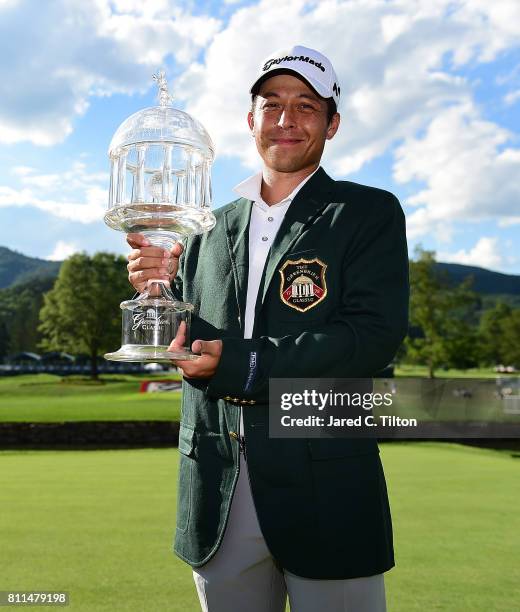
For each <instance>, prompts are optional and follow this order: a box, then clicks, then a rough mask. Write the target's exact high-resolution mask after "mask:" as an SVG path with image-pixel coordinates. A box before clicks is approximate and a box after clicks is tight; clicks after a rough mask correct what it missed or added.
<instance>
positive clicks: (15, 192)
mask: <svg viewBox="0 0 520 612" xmlns="http://www.w3.org/2000/svg"><path fill="white" fill-rule="evenodd" d="M11 173H14V174H15V175H16V174H17V175H18V177H19V187H10V186H6V185H0V207H26V206H28V207H34V208H37V209H39V210H43V211H45V212H48V213H50V214H51V215H54V216H56V217H60V218H62V219H68V220H70V221H79V222H80V223H94V222H96V221H100V220H101V219H102V218H103V215H104V213H105V211H106V203H107V198H108V187H107V186H108V183H109V177H108V174H107V173H105V172H88V171H87V169H86V166H85V164H84V163H83V162H75V163H74V164H72V166H71V167H70V168H69V169H67V170H64V171H63V172H61V173H60V174H41V173H38V172H37V170H36V169H34V168H26V167H24V166H18V167H15V168H13V169H12V171H11Z"/></svg>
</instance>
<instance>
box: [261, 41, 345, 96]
mask: <svg viewBox="0 0 520 612" xmlns="http://www.w3.org/2000/svg"><path fill="white" fill-rule="evenodd" d="M275 70H284V71H285V70H289V71H291V72H295V73H296V74H299V75H300V76H302V77H303V78H304V79H305V80H306V81H307V83H309V85H310V86H311V87H312V88H313V89H314V90H315V91H316V92H317V93H318V94H319V95H320V96H321V97H322V98H332V99H333V100H334V102H335V103H336V108H338V106H339V93H340V89H339V83H338V77H337V76H336V73H335V71H334V68H333V67H332V64H331V63H330V60H329V59H328V58H327V57H325V56H324V55H322V54H321V53H320V52H319V51H316V50H315V49H309V48H308V47H302V46H301V45H296V46H295V47H291V48H290V49H281V50H279V51H275V52H274V53H272V54H271V55H269V56H268V57H266V58H265V59H264V61H263V62H262V65H261V67H260V71H259V74H258V76H257V78H256V79H255V81H254V83H253V85H252V86H251V89H250V90H249V91H250V93H251V94H256V93H257V92H258V87H259V86H260V83H261V82H262V81H264V80H265V79H266V78H269V73H271V72H273V71H275Z"/></svg>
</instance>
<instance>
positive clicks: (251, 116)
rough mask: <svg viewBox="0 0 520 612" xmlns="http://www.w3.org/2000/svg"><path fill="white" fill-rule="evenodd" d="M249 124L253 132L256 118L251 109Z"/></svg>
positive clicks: (248, 117) (248, 116)
mask: <svg viewBox="0 0 520 612" xmlns="http://www.w3.org/2000/svg"><path fill="white" fill-rule="evenodd" d="M247 124H248V125H249V129H250V130H251V131H252V132H253V131H254V129H255V119H254V116H253V113H252V112H251V111H249V112H248V113H247Z"/></svg>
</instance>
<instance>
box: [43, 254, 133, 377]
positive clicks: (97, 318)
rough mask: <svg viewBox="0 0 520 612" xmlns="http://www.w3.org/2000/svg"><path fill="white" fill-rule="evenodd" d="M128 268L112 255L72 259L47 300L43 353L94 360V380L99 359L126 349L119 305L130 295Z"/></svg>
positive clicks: (122, 261) (62, 269) (118, 257)
mask: <svg viewBox="0 0 520 612" xmlns="http://www.w3.org/2000/svg"><path fill="white" fill-rule="evenodd" d="M125 264H126V260H125V259H124V257H121V256H116V255H112V254H111V253H96V254H95V255H94V256H93V257H90V256H89V255H87V254H85V253H81V254H76V255H72V257H69V258H68V259H67V260H66V261H65V262H64V263H63V264H62V266H61V269H60V273H59V276H58V279H57V280H56V282H55V284H54V287H53V288H52V289H51V291H49V292H48V293H46V294H45V295H44V304H43V307H42V309H41V311H40V321H41V324H40V327H39V329H40V331H41V332H42V335H43V340H42V342H41V346H42V348H44V349H47V350H57V351H67V352H69V353H72V354H78V353H86V354H88V355H89V357H90V362H91V377H92V378H94V379H96V378H97V376H98V372H97V357H98V355H99V354H100V353H104V352H105V351H108V350H113V349H114V348H115V347H117V346H119V344H120V339H121V310H120V308H119V303H120V302H121V301H122V300H124V299H125V298H128V294H129V285H128V281H127V278H126V274H125V273H124V266H125Z"/></svg>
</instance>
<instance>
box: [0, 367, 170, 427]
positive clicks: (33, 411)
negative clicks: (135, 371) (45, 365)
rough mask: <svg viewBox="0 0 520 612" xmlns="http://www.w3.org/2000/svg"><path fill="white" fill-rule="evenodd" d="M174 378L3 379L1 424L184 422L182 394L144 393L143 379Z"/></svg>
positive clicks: (0, 386)
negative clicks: (21, 422) (5, 422)
mask: <svg viewBox="0 0 520 612" xmlns="http://www.w3.org/2000/svg"><path fill="white" fill-rule="evenodd" d="M153 379H179V376H177V375H174V376H172V375H171V374H170V375H165V374H162V375H155V374H146V375H107V376H103V377H102V378H101V380H100V382H98V383H96V382H93V381H90V380H88V379H84V378H79V377H69V378H63V379H62V378H60V377H59V376H55V375H52V374H34V375H25V376H13V377H4V378H0V421H28V422H61V421H127V420H128V421H132V420H136V421H141V420H157V421H178V420H179V414H180V392H168V393H139V386H140V384H141V382H142V381H143V380H153Z"/></svg>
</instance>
